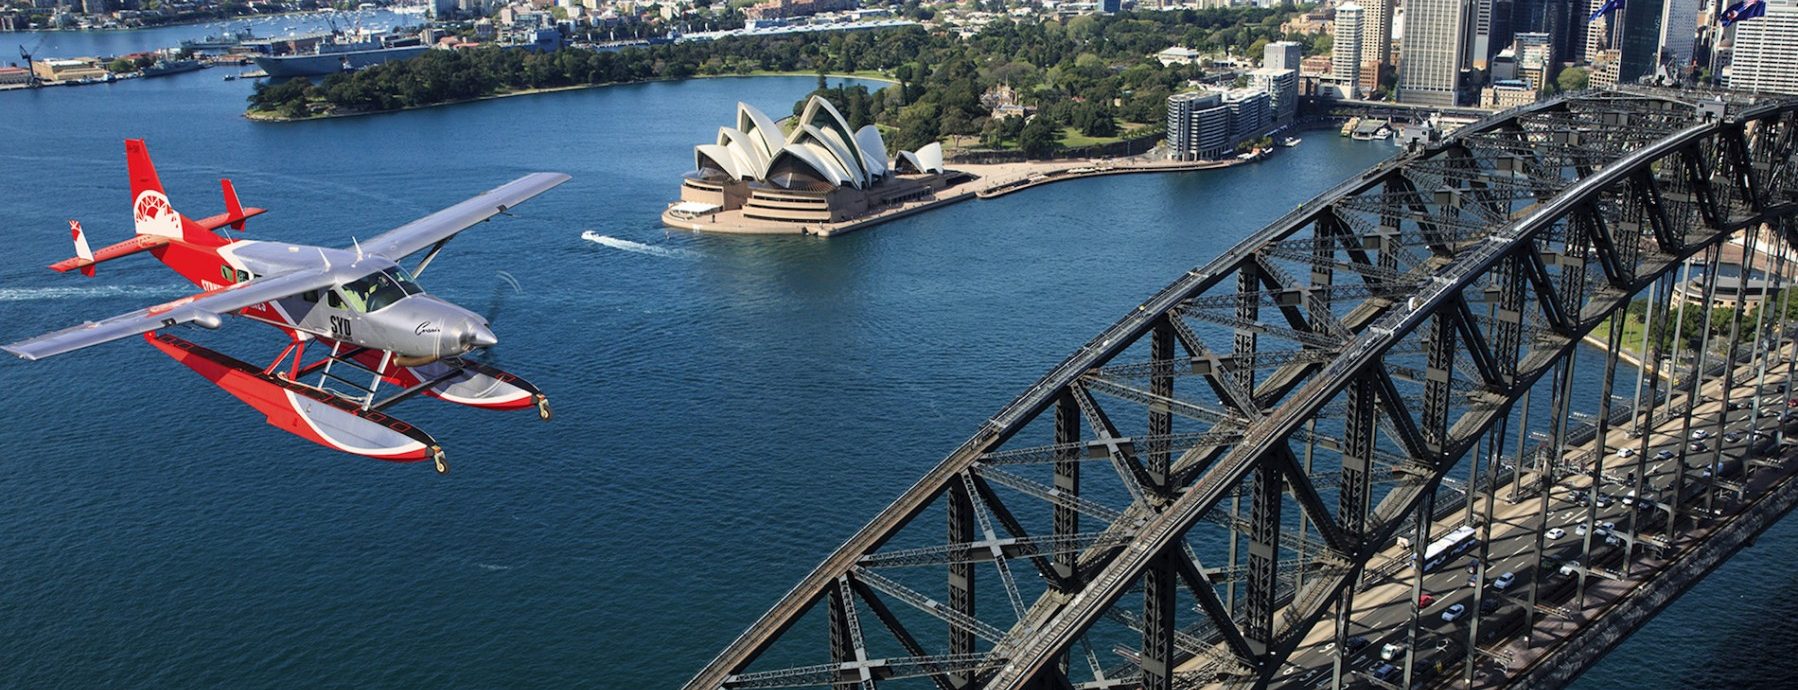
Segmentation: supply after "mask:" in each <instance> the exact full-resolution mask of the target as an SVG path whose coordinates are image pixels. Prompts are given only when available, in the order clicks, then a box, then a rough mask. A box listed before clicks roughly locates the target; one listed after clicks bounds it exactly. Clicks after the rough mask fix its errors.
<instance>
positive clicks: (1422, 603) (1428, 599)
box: [1417, 592, 1436, 609]
mask: <svg viewBox="0 0 1798 690" xmlns="http://www.w3.org/2000/svg"><path fill="white" fill-rule="evenodd" d="M1434 603H1436V596H1435V595H1433V594H1430V593H1429V592H1424V593H1423V594H1419V595H1417V608H1420V609H1427V608H1429V607H1430V604H1434Z"/></svg>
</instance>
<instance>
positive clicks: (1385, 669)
mask: <svg viewBox="0 0 1798 690" xmlns="http://www.w3.org/2000/svg"><path fill="white" fill-rule="evenodd" d="M1373 679H1374V680H1377V681H1380V682H1382V683H1390V682H1392V681H1395V680H1398V667H1397V666H1393V665H1392V664H1380V666H1379V668H1376V669H1374V670H1373Z"/></svg>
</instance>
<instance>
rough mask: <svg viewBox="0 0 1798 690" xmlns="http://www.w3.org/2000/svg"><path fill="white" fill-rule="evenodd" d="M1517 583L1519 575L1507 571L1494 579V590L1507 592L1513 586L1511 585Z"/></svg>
mask: <svg viewBox="0 0 1798 690" xmlns="http://www.w3.org/2000/svg"><path fill="white" fill-rule="evenodd" d="M1516 581H1517V573H1513V572H1510V571H1505V572H1503V573H1499V575H1498V577H1497V578H1494V579H1493V580H1492V588H1493V589H1496V590H1498V591H1500V592H1503V591H1505V589H1507V588H1509V587H1510V586H1511V583H1513V582H1516Z"/></svg>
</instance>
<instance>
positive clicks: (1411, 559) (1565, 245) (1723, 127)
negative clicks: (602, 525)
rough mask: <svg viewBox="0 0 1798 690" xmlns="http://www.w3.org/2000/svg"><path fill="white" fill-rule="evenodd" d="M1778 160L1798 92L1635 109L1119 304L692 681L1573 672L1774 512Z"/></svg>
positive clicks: (1787, 484) (1157, 682)
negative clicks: (1108, 322)
mask: <svg viewBox="0 0 1798 690" xmlns="http://www.w3.org/2000/svg"><path fill="white" fill-rule="evenodd" d="M1795 147H1798V99H1792V98H1784V99H1781V98H1769V97H1766V96H1760V97H1754V96H1750V95H1746V94H1736V93H1729V92H1691V91H1669V90H1649V89H1640V90H1637V89H1621V90H1612V91H1602V92H1587V93H1582V94H1575V95H1570V96H1564V97H1558V98H1554V99H1551V100H1546V101H1543V102H1539V103H1536V104H1532V105H1530V106H1526V107H1523V108H1518V109H1513V110H1510V111H1505V112H1501V113H1497V114H1495V115H1492V116H1491V117H1488V118H1486V119H1484V120H1481V121H1479V122H1477V123H1474V124H1472V125H1468V126H1465V127H1463V128H1460V129H1458V130H1456V131H1454V132H1453V133H1452V134H1448V135H1445V136H1440V137H1438V139H1437V140H1436V141H1429V142H1423V143H1420V144H1416V145H1413V146H1412V147H1411V148H1410V149H1409V150H1408V151H1406V152H1405V153H1403V154H1401V155H1399V156H1398V157H1396V158H1395V159H1393V160H1390V161H1388V162H1386V163H1382V164H1380V165H1378V166H1375V167H1374V168H1372V169H1369V170H1367V171H1365V172H1364V173H1362V174H1360V175H1358V176H1356V177H1354V178H1352V179H1348V180H1345V181H1343V182H1342V183H1340V184H1338V185H1337V186H1336V187H1335V188H1333V189H1331V190H1329V191H1328V192H1326V193H1324V194H1322V195H1320V196H1318V197H1317V198H1315V199H1313V200H1311V201H1309V202H1307V203H1305V204H1303V205H1301V206H1299V207H1298V208H1296V209H1293V210H1292V211H1291V212H1290V213H1287V214H1286V215H1285V216H1284V217H1282V218H1280V219H1279V220H1277V221H1276V222H1274V223H1273V224H1271V225H1269V226H1267V227H1265V228H1263V229H1261V230H1259V231H1257V232H1255V233H1253V234H1252V235H1249V236H1248V237H1247V238H1246V239H1244V240H1243V241H1242V242H1241V243H1240V244H1238V245H1236V246H1235V247H1234V248H1232V249H1231V250H1229V251H1228V252H1226V253H1224V254H1223V255H1222V256H1219V257H1217V258H1215V259H1213V260H1211V261H1210V262H1208V263H1206V264H1204V265H1202V266H1200V267H1198V268H1195V269H1193V270H1191V271H1189V272H1187V273H1185V274H1184V275H1181V276H1179V278H1178V279H1177V280H1175V281H1174V282H1173V283H1172V284H1171V285H1168V286H1167V287H1166V288H1165V289H1163V290H1161V291H1160V292H1159V293H1157V294H1155V295H1153V296H1150V297H1149V298H1147V299H1146V300H1144V301H1143V302H1142V303H1141V304H1140V305H1136V306H1133V307H1131V308H1130V309H1129V311H1128V313H1127V314H1126V315H1125V316H1124V317H1123V318H1122V319H1120V320H1118V321H1117V322H1116V323H1115V324H1113V325H1112V326H1111V327H1110V328H1107V329H1106V330H1105V331H1104V332H1103V333H1100V334H1099V335H1098V336H1096V337H1094V338H1093V339H1092V340H1091V341H1089V342H1087V343H1086V345H1084V346H1082V347H1081V348H1079V349H1078V350H1076V351H1075V352H1074V353H1073V354H1071V355H1069V356H1068V357H1067V358H1066V359H1065V360H1063V361H1062V362H1060V363H1059V364H1057V365H1055V366H1054V367H1053V368H1052V369H1050V370H1049V372H1048V373H1047V374H1046V375H1045V376H1043V377H1042V379H1041V380H1040V381H1038V382H1036V383H1035V384H1034V385H1032V386H1031V387H1030V388H1029V389H1027V390H1025V391H1024V392H1023V393H1022V394H1021V395H1019V396H1018V397H1017V398H1016V399H1015V400H1013V401H1012V402H1011V403H1010V404H1008V405H1006V406H1005V407H1004V408H1003V409H1001V410H1000V411H999V412H998V413H997V414H996V415H994V416H993V417H992V418H991V419H989V420H988V421H986V422H985V423H984V424H982V425H980V427H979V428H978V429H976V430H975V431H974V434H973V436H972V437H971V438H969V439H968V440H967V442H966V443H963V444H962V445H961V446H960V447H959V448H957V449H956V450H955V451H954V452H952V453H951V454H950V455H949V456H948V457H947V458H945V459H943V460H942V461H941V463H940V464H938V465H936V466H935V467H934V468H933V469H931V470H930V471H929V472H928V473H927V474H925V475H924V476H923V477H922V478H921V479H919V480H918V481H917V482H916V483H915V484H913V485H912V486H911V487H910V488H909V489H907V490H906V491H905V492H904V493H903V494H902V495H900V496H899V497H898V498H897V499H896V500H894V501H893V503H892V504H891V505H890V506H888V507H887V508H886V509H884V510H883V511H881V512H880V513H879V514H878V515H877V516H875V517H874V518H873V520H872V521H871V522H869V523H868V524H867V525H866V526H865V527H863V528H862V529H861V530H860V531H858V532H856V533H855V534H854V535H853V536H852V537H850V538H849V540H848V541H847V542H845V543H843V544H842V545H841V546H840V547H839V548H837V549H836V551H835V552H834V553H831V554H830V555H829V556H828V557H827V558H826V559H825V560H824V561H823V562H822V563H821V564H819V565H818V566H817V568H816V569H815V570H813V571H812V572H811V573H810V574H809V575H807V576H806V577H805V578H804V579H803V580H801V581H800V582H799V583H798V584H797V585H795V586H794V587H793V588H792V590H791V591H790V592H788V593H787V594H786V595H785V596H784V597H783V598H781V599H780V600H779V601H778V602H776V603H775V604H774V605H773V607H772V608H771V609H769V610H768V612H767V613H766V614H765V615H763V616H762V617H761V618H760V619H759V620H757V621H755V622H754V623H753V624H752V625H751V626H750V627H749V628H748V629H747V630H746V631H745V632H743V633H742V635H740V636H739V637H737V638H736V639H735V641H734V642H732V643H731V644H730V645H729V646H728V647H726V648H725V649H724V650H723V651H722V652H720V653H719V654H718V655H717V657H716V658H715V659H714V660H713V661H712V662H711V663H710V664H709V665H707V666H706V667H705V668H703V669H702V670H700V671H699V673H698V674H697V675H696V676H695V677H694V678H692V680H691V681H689V682H688V684H687V686H686V687H687V688H689V689H690V690H713V689H716V688H773V687H831V688H851V687H855V688H874V687H876V686H882V687H896V688H911V687H916V688H938V689H940V690H963V689H970V688H1032V689H1037V688H1041V689H1050V688H1135V687H1142V688H1148V689H1152V690H1158V689H1165V688H1173V687H1183V688H1185V687H1209V686H1244V687H1264V686H1271V687H1304V688H1329V687H1387V688H1407V687H1451V686H1452V687H1543V686H1548V687H1553V686H1558V685H1563V684H1565V683H1566V682H1568V681H1570V680H1571V679H1572V678H1573V677H1574V676H1575V675H1577V674H1578V673H1579V672H1580V671H1581V670H1583V669H1584V668H1585V667H1587V666H1589V665H1590V664H1591V663H1593V662H1594V661H1596V660H1597V659H1598V658H1600V657H1601V656H1603V655H1604V654H1605V653H1606V652H1607V651H1609V650H1610V649H1611V647H1612V646H1614V645H1615V644H1616V643H1617V642H1618V641H1620V640H1621V639H1622V638H1623V637H1625V636H1627V635H1628V634H1629V632H1630V631H1631V630H1633V629H1634V628H1635V627H1637V626H1639V625H1641V624H1642V623H1644V622H1645V621H1646V620H1648V619H1649V618H1651V617H1652V616H1653V615H1654V614H1655V613H1657V612H1659V611H1660V609H1661V608H1662V607H1664V606H1665V605H1666V604H1667V603H1669V602H1670V601H1672V600H1673V599H1674V598H1675V597H1677V596H1678V595H1679V594H1680V593H1681V592H1683V591H1684V590H1685V589H1686V588H1688V587H1690V586H1691V585H1692V584H1693V583H1695V582H1697V581H1698V580H1699V579H1701V578H1702V577H1704V576H1705V574H1707V573H1708V572H1710V571H1711V569H1713V568H1715V567H1716V566H1717V565H1718V564H1719V563H1721V562H1722V561H1723V560H1725V559H1727V558H1728V557H1729V556H1730V555H1732V554H1733V553H1735V552H1736V551H1737V550H1739V549H1740V548H1743V547H1744V546H1745V545H1747V544H1750V543H1751V542H1752V540H1753V538H1754V536H1755V535H1757V534H1758V533H1759V532H1760V531H1761V530H1763V529H1765V527H1766V526H1767V525H1769V524H1771V523H1772V522H1774V521H1776V520H1778V519H1779V518H1780V517H1782V516H1783V515H1784V514H1785V513H1786V512H1787V511H1789V510H1790V508H1791V507H1792V506H1793V505H1794V503H1798V484H1794V482H1793V479H1792V476H1791V475H1792V473H1793V471H1794V470H1798V463H1795V462H1792V461H1791V460H1790V457H1791V455H1792V454H1791V453H1789V452H1788V451H1787V447H1788V446H1789V445H1792V444H1793V443H1794V441H1798V439H1792V438H1789V437H1788V434H1794V433H1798V422H1795V423H1793V426H1792V427H1791V430H1792V431H1788V429H1787V421H1788V413H1787V412H1786V410H1787V408H1788V404H1787V401H1788V398H1790V397H1792V393H1791V389H1790V388H1789V385H1788V384H1789V383H1790V381H1791V378H1792V374H1793V357H1792V354H1793V352H1792V350H1793V347H1792V338H1793V333H1794V329H1793V326H1794V325H1798V324H1794V323H1789V322H1788V321H1787V320H1786V319H1784V318H1783V315H1784V314H1786V313H1788V312H1787V309H1788V306H1789V307H1790V308H1793V309H1798V305H1791V304H1790V302H1791V300H1790V298H1789V297H1788V294H1787V293H1788V292H1789V291H1785V290H1781V289H1780V288H1781V287H1783V286H1784V283H1785V282H1786V281H1787V280H1789V279H1790V276H1792V275H1794V274H1798V265H1788V264H1789V263H1798V254H1791V255H1790V256H1788V247H1789V246H1790V243H1792V242H1793V241H1794V240H1798V236H1795V234H1794V233H1795V232H1798V218H1794V216H1795V214H1798V158H1795V157H1794V151H1795ZM1252 201H1253V200H1245V202H1252ZM1750 303H1753V304H1750ZM1626 314H1627V315H1628V316H1627V317H1626V316H1625V315H1626ZM1582 343H1583V344H1582Z"/></svg>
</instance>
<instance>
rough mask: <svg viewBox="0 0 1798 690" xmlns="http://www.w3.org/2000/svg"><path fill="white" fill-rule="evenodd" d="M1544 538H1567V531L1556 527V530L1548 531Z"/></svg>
mask: <svg viewBox="0 0 1798 690" xmlns="http://www.w3.org/2000/svg"><path fill="white" fill-rule="evenodd" d="M1542 536H1545V537H1548V538H1549V539H1560V538H1561V537H1565V536H1567V530H1564V529H1561V528H1559V527H1556V528H1554V529H1551V530H1548V533H1547V534H1544V535H1542Z"/></svg>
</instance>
